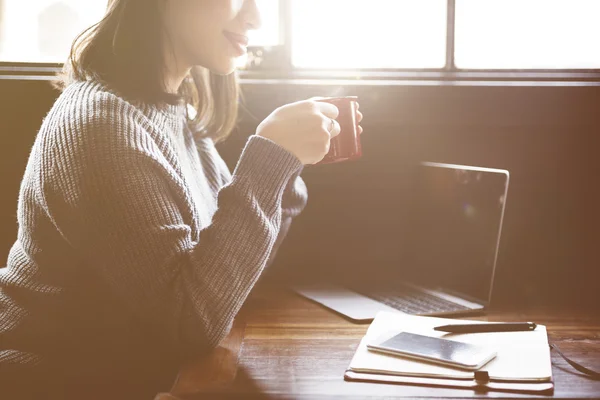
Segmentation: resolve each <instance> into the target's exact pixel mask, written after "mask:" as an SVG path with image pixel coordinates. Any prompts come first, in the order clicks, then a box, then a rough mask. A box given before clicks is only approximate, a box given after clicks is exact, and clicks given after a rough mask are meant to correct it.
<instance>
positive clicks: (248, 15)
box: [244, 0, 262, 31]
mask: <svg viewBox="0 0 600 400" xmlns="http://www.w3.org/2000/svg"><path fill="white" fill-rule="evenodd" d="M244 14H245V15H244V17H245V21H244V23H245V26H246V29H247V30H249V31H252V30H258V29H260V28H261V27H262V18H261V16H260V9H259V8H258V5H257V4H256V0H246V12H245V13H244Z"/></svg>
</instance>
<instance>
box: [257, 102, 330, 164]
mask: <svg viewBox="0 0 600 400" xmlns="http://www.w3.org/2000/svg"><path fill="white" fill-rule="evenodd" d="M338 115H339V111H338V109H337V107H336V106H334V105H333V104H330V103H324V102H318V101H313V100H306V101H300V102H297V103H292V104H287V105H285V106H283V107H280V108H278V109H277V110H275V111H273V113H272V114H271V115H269V116H268V117H267V119H265V120H264V121H263V122H262V123H261V124H260V125H259V126H258V129H257V131H256V134H257V135H259V136H262V137H264V138H267V139H270V140H272V141H273V142H275V143H277V144H278V145H280V146H281V147H283V148H284V149H286V150H288V151H289V152H291V153H292V154H294V155H295V156H296V157H298V159H299V160H300V161H301V162H302V163H303V164H304V165H308V164H316V163H318V162H319V161H321V160H322V159H323V158H324V157H325V155H327V153H328V152H329V145H330V142H331V138H333V137H335V136H337V135H339V133H340V125H339V124H338V123H337V121H335V119H336V118H337V117H338Z"/></svg>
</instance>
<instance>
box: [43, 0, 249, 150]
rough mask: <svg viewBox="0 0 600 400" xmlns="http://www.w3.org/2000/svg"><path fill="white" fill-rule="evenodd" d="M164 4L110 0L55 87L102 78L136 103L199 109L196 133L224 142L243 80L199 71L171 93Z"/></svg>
mask: <svg viewBox="0 0 600 400" xmlns="http://www.w3.org/2000/svg"><path fill="white" fill-rule="evenodd" d="M161 1H164V0H110V1H109V4H108V9H107V12H106V15H105V16H104V18H103V19H102V20H101V21H100V22H99V23H97V24H95V25H93V26H92V27H90V28H88V29H87V30H85V31H84V32H83V33H81V34H80V35H79V36H78V37H77V38H76V39H75V41H74V42H73V46H72V48H71V53H70V55H69V59H68V60H67V62H66V63H65V65H64V68H63V71H62V73H61V74H60V75H59V77H58V79H57V81H56V82H55V86H56V87H57V88H59V89H61V90H63V89H64V88H65V87H66V86H68V85H69V84H71V83H72V82H75V81H85V80H96V81H98V82H102V83H104V84H106V85H108V86H110V87H111V88H113V89H114V90H116V91H117V92H118V93H120V94H122V95H123V96H125V97H126V98H128V99H131V100H134V101H142V102H145V103H150V104H155V105H160V104H165V103H176V102H178V101H182V100H183V101H185V102H187V103H188V104H190V105H191V106H192V107H193V108H194V109H195V110H196V111H197V112H196V115H195V116H194V118H193V119H191V120H190V123H189V124H190V127H191V128H192V130H193V131H194V132H195V133H196V135H197V136H198V137H200V136H210V137H212V138H213V139H214V140H215V141H221V140H223V139H225V138H226V137H227V136H228V135H229V134H230V133H231V131H232V130H233V128H234V127H235V124H236V121H237V116H238V97H239V89H238V83H237V77H236V76H235V74H231V75H227V76H220V75H216V74H213V73H211V72H210V71H208V70H207V69H206V68H203V67H194V68H193V69H192V70H191V72H190V74H189V76H188V77H186V79H185V80H184V82H183V83H182V85H181V87H180V89H179V94H178V95H174V94H169V93H167V90H166V88H165V83H164V69H165V63H164V54H163V48H164V46H163V41H164V40H166V38H167V36H166V35H165V30H164V29H163V25H162V18H161V7H160V4H159V3H160V2H161Z"/></svg>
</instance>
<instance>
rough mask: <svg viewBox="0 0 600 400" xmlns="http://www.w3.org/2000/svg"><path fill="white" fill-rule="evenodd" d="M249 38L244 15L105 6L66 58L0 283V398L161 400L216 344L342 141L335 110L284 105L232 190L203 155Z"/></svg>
mask: <svg viewBox="0 0 600 400" xmlns="http://www.w3.org/2000/svg"><path fill="white" fill-rule="evenodd" d="M259 25H260V17H259V13H258V11H257V8H256V4H255V1H254V0H113V1H111V2H110V4H109V9H108V11H107V14H106V16H105V18H104V19H103V20H102V21H101V22H100V23H99V24H98V25H96V26H95V27H93V28H92V29H90V30H88V31H86V32H85V33H84V34H83V35H82V36H80V37H79V38H78V39H77V40H76V41H75V43H74V46H73V49H72V52H71V56H70V59H69V62H68V63H66V66H65V74H64V75H63V80H62V87H63V93H62V94H61V96H60V97H59V98H58V100H57V101H56V103H55V105H54V107H53V108H52V110H51V111H50V113H49V114H48V116H47V117H46V119H45V120H44V123H43V125H42V127H41V130H40V132H39V134H38V136H37V139H36V141H35V144H34V146H33V149H32V152H31V155H30V159H29V163H28V166H27V169H26V172H25V176H24V179H23V183H22V186H21V192H20V197H19V207H18V221H19V234H18V239H17V241H16V243H15V244H14V246H13V247H12V249H11V252H10V254H9V257H8V265H7V268H6V269H5V270H3V271H2V272H1V273H0V379H4V380H5V382H4V386H3V385H0V393H2V391H4V393H2V394H6V393H7V391H8V390H9V389H7V388H8V387H10V388H12V390H14V391H16V393H11V395H12V396H13V398H14V396H15V395H16V394H19V395H21V396H24V394H25V393H28V394H30V393H29V392H27V391H26V390H30V389H32V388H34V389H38V390H42V392H43V394H44V398H51V396H50V395H49V393H54V394H56V395H57V396H60V398H64V397H68V396H71V395H72V396H75V397H77V398H90V397H91V396H92V395H98V397H102V396H104V394H103V391H102V389H103V388H109V389H110V390H111V392H112V393H111V395H110V396H111V397H110V398H115V393H116V392H118V393H130V392H129V391H130V390H133V391H134V392H132V393H137V392H135V391H136V390H140V389H141V390H143V391H144V390H147V393H153V392H155V391H157V390H168V389H169V384H170V383H172V380H173V378H174V376H175V374H176V372H177V368H178V367H179V366H180V364H181V363H182V362H184V361H185V360H186V359H189V358H192V357H197V356H199V355H202V354H205V353H207V352H209V351H210V350H211V349H212V348H214V347H215V346H216V345H217V344H218V343H219V341H220V340H221V339H222V338H223V337H224V336H225V335H226V334H227V333H228V330H229V329H230V326H231V324H232V321H233V319H234V317H235V315H236V313H237V312H238V310H239V309H240V307H241V305H242V303H243V302H244V300H245V299H246V297H247V296H248V294H249V292H250V291H251V290H252V287H253V285H254V284H255V282H256V281H257V279H258V278H259V276H260V275H261V273H262V272H263V270H264V268H265V266H266V265H267V264H268V261H269V259H270V258H272V256H273V255H274V253H275V251H276V247H277V245H278V243H280V241H281V239H282V238H283V237H284V236H285V234H286V231H287V230H288V228H289V225H290V222H291V219H292V218H293V217H295V216H296V215H298V214H299V213H300V212H301V211H302V209H303V208H304V206H305V204H306V198H307V194H306V187H305V185H304V183H303V181H302V180H301V178H299V175H300V173H301V171H302V169H303V166H304V165H306V164H313V163H315V162H318V161H319V160H321V159H322V158H323V157H324V155H325V154H326V152H327V151H328V146H329V141H330V138H331V137H332V136H335V135H337V134H338V133H339V130H340V128H339V125H338V124H337V123H336V122H335V121H334V119H335V118H336V116H337V113H338V110H337V109H336V108H335V106H333V105H331V104H326V103H319V102H314V101H303V102H298V103H294V104H289V105H286V106H284V107H282V108H279V109H277V110H276V111H275V112H273V113H272V114H271V115H270V116H269V117H268V118H267V119H266V120H265V121H263V122H262V123H261V124H260V126H259V127H258V130H257V132H256V135H253V136H252V137H251V138H250V139H249V140H248V143H247V145H246V147H245V149H244V151H243V153H242V155H241V158H240V160H239V162H238V164H237V167H236V168H235V171H234V172H233V174H230V172H229V171H228V170H227V167H226V166H225V164H224V162H223V160H222V159H221V158H220V156H219V154H218V153H217V150H216V149H215V147H214V143H215V142H217V141H219V140H223V139H224V138H226V137H227V135H228V134H229V133H230V132H231V130H232V129H233V127H234V123H235V120H236V115H237V98H238V92H237V85H236V78H235V75H234V74H233V72H234V65H235V63H236V59H237V58H238V57H239V56H241V55H243V54H244V53H245V51H246V49H245V47H246V44H247V38H246V35H247V32H248V31H249V30H251V29H256V28H258V26H259ZM194 114H195V115H194ZM7 380H10V382H11V383H10V386H6V381H7ZM23 382H25V386H23V385H22V384H23ZM91 385H97V386H94V389H93V390H89V389H90V388H91V387H92V386H91ZM82 389H83V390H86V389H88V390H86V391H85V392H81V390H82ZM57 393H60V394H57Z"/></svg>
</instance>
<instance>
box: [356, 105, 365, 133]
mask: <svg viewBox="0 0 600 400" xmlns="http://www.w3.org/2000/svg"><path fill="white" fill-rule="evenodd" d="M359 108H360V104H358V103H356V124H357V125H358V134H359V135H361V134H362V133H363V128H362V126H360V123H361V122H362V120H363V114H362V113H361V112H360V111H359V110H358V109H359Z"/></svg>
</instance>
